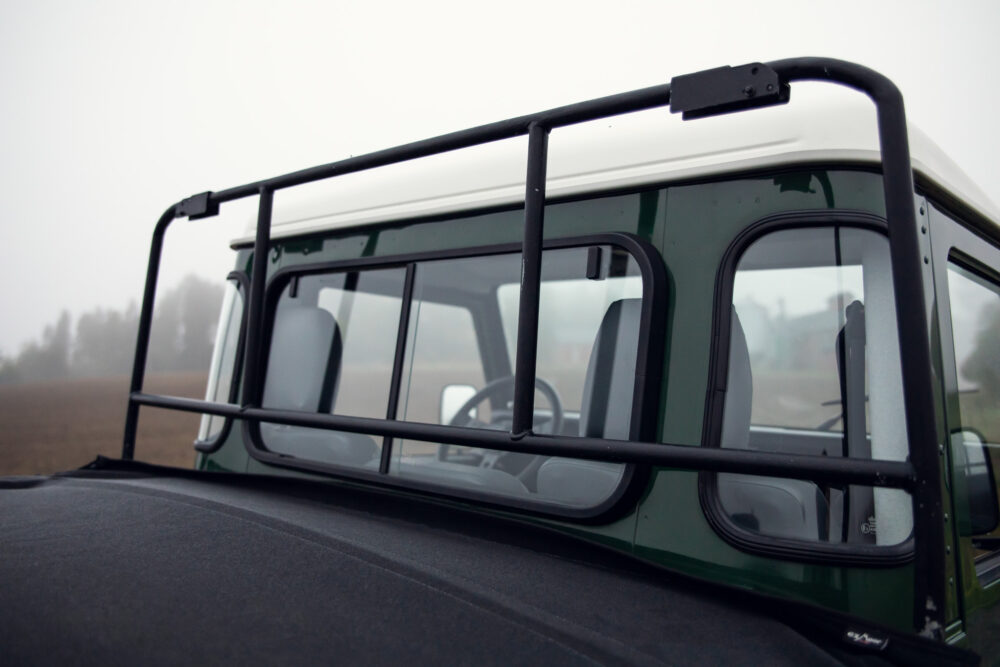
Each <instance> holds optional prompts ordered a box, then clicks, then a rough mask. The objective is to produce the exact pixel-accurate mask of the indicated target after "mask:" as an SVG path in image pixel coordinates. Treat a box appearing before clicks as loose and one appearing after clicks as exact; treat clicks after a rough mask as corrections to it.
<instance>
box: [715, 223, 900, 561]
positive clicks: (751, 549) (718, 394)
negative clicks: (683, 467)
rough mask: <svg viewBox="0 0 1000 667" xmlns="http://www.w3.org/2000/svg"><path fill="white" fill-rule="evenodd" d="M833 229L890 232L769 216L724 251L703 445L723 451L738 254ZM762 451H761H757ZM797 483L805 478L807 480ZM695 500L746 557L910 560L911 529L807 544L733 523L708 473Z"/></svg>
mask: <svg viewBox="0 0 1000 667" xmlns="http://www.w3.org/2000/svg"><path fill="white" fill-rule="evenodd" d="M838 227H839V228H850V229H864V230H868V231H873V232H875V233H878V234H881V235H882V236H884V237H888V230H889V226H888V223H887V221H886V219H885V218H884V217H882V216H879V215H875V214H874V213H869V212H865V211H853V210H837V209H831V210H824V211H809V210H806V211H789V212H784V213H778V214H775V215H769V216H766V217H764V218H761V219H760V220H757V221H755V222H753V223H751V224H749V225H748V226H747V227H745V228H744V229H743V230H742V231H741V232H740V233H739V234H738V235H737V236H736V237H735V238H734V239H733V241H732V242H731V243H730V244H729V246H728V247H727V249H726V251H725V253H724V254H723V257H722V261H721V262H720V263H719V268H718V271H717V272H716V280H715V305H714V309H713V310H714V315H713V321H712V331H713V345H712V351H711V357H710V361H709V381H708V390H707V395H706V398H705V420H704V427H703V428H702V446H703V447H711V448H715V449H724V448H723V447H722V446H721V439H722V422H723V413H724V409H725V398H726V383H727V379H728V372H729V339H730V325H731V318H730V313H731V309H732V304H733V287H734V284H735V280H736V270H737V267H738V265H739V261H740V258H741V257H742V256H743V253H744V252H745V251H746V250H747V249H748V248H750V246H752V245H753V244H754V243H755V242H756V241H758V240H760V239H761V238H763V237H765V236H767V235H770V234H773V233H777V232H782V231H788V230H794V229H834V228H838ZM753 451H757V450H753ZM765 451H766V450H760V453H764V452H765ZM837 458H840V457H837ZM870 460H873V461H875V460H878V459H870ZM796 479H798V478H796ZM802 479H808V477H803V478H802ZM698 497H699V501H700V504H701V508H702V512H703V513H704V515H705V518H706V519H707V521H708V523H709V525H711V526H712V529H713V530H714V531H715V532H716V533H717V534H718V535H719V536H720V537H721V538H722V539H723V540H725V541H726V542H727V543H728V544H730V545H732V546H734V547H736V548H737V549H740V550H741V551H745V552H747V553H752V554H759V555H762V556H766V557H769V558H779V559H784V560H794V561H796V562H806V563H817V564H826V565H847V566H850V565H859V566H885V567H892V566H897V565H900V564H902V563H906V562H909V561H911V560H912V559H913V556H914V531H913V528H911V530H910V535H909V536H908V537H907V538H906V539H905V540H904V541H902V542H900V543H899V544H894V545H885V546H875V545H867V544H844V543H824V542H819V541H816V542H812V541H807V540H799V539H793V538H787V537H777V536H769V535H765V534H761V533H755V532H753V531H750V530H748V529H746V528H744V527H742V526H739V525H738V524H736V523H735V522H734V521H733V520H732V518H731V517H730V516H729V514H728V513H727V512H726V511H725V509H724V508H723V507H722V501H721V499H720V497H719V491H718V484H717V474H716V473H713V472H708V471H701V472H699V473H698ZM915 524H916V521H915V520H914V525H915Z"/></svg>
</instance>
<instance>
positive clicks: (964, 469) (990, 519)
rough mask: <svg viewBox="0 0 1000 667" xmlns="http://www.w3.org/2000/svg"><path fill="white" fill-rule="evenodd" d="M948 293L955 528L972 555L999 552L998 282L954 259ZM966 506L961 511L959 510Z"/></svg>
mask: <svg viewBox="0 0 1000 667" xmlns="http://www.w3.org/2000/svg"><path fill="white" fill-rule="evenodd" d="M948 298H949V302H950V304H951V329H952V340H953V342H954V352H955V369H956V371H957V376H958V396H957V397H956V398H957V403H958V417H959V423H958V424H957V425H955V426H952V427H951V432H952V435H951V438H952V453H953V464H954V466H955V473H956V475H955V479H956V489H955V491H956V493H955V496H956V502H957V503H958V504H959V505H961V506H962V507H960V508H959V511H958V512H957V515H958V516H959V517H960V521H959V528H960V530H961V533H962V535H964V536H968V537H971V538H972V544H973V546H974V547H976V549H977V553H976V559H977V560H983V559H984V558H985V557H987V556H989V555H991V554H994V553H997V552H998V551H1000V508H998V506H997V481H996V480H997V468H996V465H997V464H996V459H997V457H998V456H1000V454H998V449H1000V286H998V285H996V284H995V283H993V282H991V281H990V280H987V279H986V278H984V277H982V276H980V275H978V274H977V273H974V272H972V271H970V270H968V269H966V268H965V267H963V266H961V265H960V264H957V263H955V262H949V264H948ZM963 510H964V511H963Z"/></svg>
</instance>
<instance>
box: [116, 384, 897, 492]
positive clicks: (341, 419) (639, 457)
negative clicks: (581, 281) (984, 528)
mask: <svg viewBox="0 0 1000 667" xmlns="http://www.w3.org/2000/svg"><path fill="white" fill-rule="evenodd" d="M130 398H131V400H132V401H135V402H136V403H138V404H140V405H147V406H150V407H158V408H168V409H173V410H180V411H183V412H196V413H202V414H210V415H218V416H220V417H231V418H234V419H252V420H257V421H262V422H269V423H275V424H284V425H287V426H305V427H310V428H326V429H336V430H338V431H347V432H350V433H369V434H375V435H382V436H390V437H393V438H410V439H413V440H423V441H428V442H439V443H442V444H449V445H465V446H476V447H488V448H491V449H501V450H505V451H511V452H518V453H522V454H540V455H543V456H564V457H573V458H581V459H590V460H594V461H608V462H612V463H638V464H645V465H655V466H663V467H669V468H678V469H683V470H707V471H711V472H738V473H744V474H750V475H768V476H772V477H790V478H797V479H809V480H813V481H816V482H821V483H828V484H864V485H871V486H879V487H888V488H900V489H910V488H911V487H912V485H913V483H914V480H915V475H914V470H913V466H912V465H910V464H909V463H907V462H905V461H884V460H872V459H858V458H841V457H836V458H834V457H829V456H813V455H809V454H777V453H772V452H761V451H749V450H740V449H724V448H715V447H691V446H688V445H673V444H666V443H659V442H657V443H650V442H635V441H630V440H604V439H599V438H584V437H575V436H552V435H535V434H527V435H524V436H521V437H512V436H511V435H510V434H509V433H506V432H504V431H495V430H489V429H475V428H468V427H461V426H442V425H438V424H422V423H418V422H405V421H389V420H384V419H372V418H368V417H347V416H342V415H327V414H318V413H314V412H298V411H292V410H273V409H269V408H244V407H241V406H238V405H232V404H228V403H212V402H210V401H201V400H197V399H190V398H182V397H179V396H163V395H156V394H132V395H131V397H130Z"/></svg>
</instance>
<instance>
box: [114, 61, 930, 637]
mask: <svg viewBox="0 0 1000 667" xmlns="http://www.w3.org/2000/svg"><path fill="white" fill-rule="evenodd" d="M805 80H814V81H816V80H818V81H829V82H832V83H838V84H842V85H845V86H848V87H850V88H854V89H856V90H858V91H860V92H863V93H865V94H867V95H868V96H869V97H870V98H871V99H872V100H873V101H874V102H875V106H876V112H877V117H878V131H879V143H880V147H881V154H882V174H883V188H884V193H885V206H886V219H887V221H888V230H889V247H890V254H891V258H892V277H893V287H894V290H895V297H896V311H897V323H898V330H899V333H900V351H901V357H902V359H901V360H902V370H903V392H904V399H905V404H906V426H907V433H908V438H909V461H907V462H898V461H897V462H893V461H878V460H868V459H857V458H825V457H818V456H808V455H785V454H773V453H763V452H747V451H740V450H727V449H714V448H702V447H688V446H683V445H673V444H663V443H656V442H625V441H613V440H600V439H590V438H575V437H565V436H554V435H545V436H541V435H535V434H533V433H531V431H530V426H531V423H532V416H533V409H534V386H535V357H536V351H537V324H538V300H539V286H540V280H539V275H540V267H541V249H542V227H543V215H544V204H545V172H546V163H547V152H548V135H549V132H550V131H551V130H552V129H554V128H557V127H563V126H567V125H573V124H576V123H581V122H585V121H589V120H596V119H599V118H604V117H608V116H614V115H618V114H623V113H628V112H634V111H640V110H643V109H650V108H655V107H663V106H667V105H670V106H671V110H672V111H674V112H680V113H682V114H683V117H684V118H685V119H691V118H699V117H703V116H709V115H715V114H719V113H730V112H736V111H742V110H745V109H752V108H756V107H759V106H765V105H771V104H782V103H785V102H787V101H788V99H789V96H790V84H791V83H793V82H796V81H805ZM675 87H676V90H674V89H675ZM522 135H528V165H527V183H526V188H525V213H524V215H525V224H524V239H523V254H522V262H523V268H524V270H523V272H522V283H521V300H520V311H519V319H518V330H517V345H516V356H515V384H514V408H513V426H512V429H511V432H509V433H503V432H498V431H483V430H478V429H468V428H459V427H451V426H435V425H428V424H415V423H408V422H397V421H393V420H379V419H362V418H357V417H344V416H338V415H322V414H310V413H301V412H292V411H287V410H273V409H265V408H262V407H261V396H262V392H263V373H264V361H265V359H264V352H265V351H264V350H263V349H262V339H263V335H264V332H263V330H262V329H263V328H262V324H263V322H264V287H265V284H264V283H265V279H266V260H267V256H268V249H269V246H270V228H271V208H272V202H273V196H274V192H275V191H276V190H280V189H284V188H289V187H293V186H296V185H301V184H304V183H310V182H313V181H318V180H322V179H327V178H332V177H335V176H340V175H343V174H348V173H352V172H358V171H363V170H367V169H372V168H375V167H380V166H384V165H388V164H393V163H397V162H404V161H407V160H412V159H415V158H420V157H425V156H429V155H434V154H438V153H445V152H449V151H454V150H458V149H461V148H466V147H469V146H474V145H477V144H483V143H488V142H492V141H497V140H501V139H509V138H512V137H517V136H522ZM255 195H259V197H260V200H259V211H258V217H257V233H256V239H255V242H254V252H253V268H252V273H251V284H250V295H249V299H248V302H249V316H248V325H247V328H246V356H245V359H246V365H245V380H244V386H243V396H242V404H241V405H240V406H233V405H230V404H223V403H214V402H209V401H198V400H192V399H183V398H178V397H171V396H160V395H150V394H144V393H143V392H142V387H143V376H144V372H145V366H146V355H147V352H148V347H149V333H150V327H151V323H152V315H153V303H154V300H155V294H156V282H157V274H158V271H159V263H160V253H161V250H162V245H163V235H164V233H165V232H166V229H167V227H168V226H169V225H170V223H171V221H172V220H173V219H174V218H178V217H188V218H191V219H197V218H203V217H208V216H211V215H215V214H216V213H217V212H218V208H219V205H220V204H222V203H225V202H228V201H233V200H236V199H241V198H244V197H250V196H255ZM913 195H914V188H913V173H912V168H911V163H910V153H909V143H908V140H907V128H906V117H905V111H904V107H903V98H902V95H901V94H900V92H899V90H898V88H896V86H895V85H894V84H893V83H892V82H891V81H890V80H889V79H887V78H886V77H884V76H882V75H881V74H879V73H877V72H874V71H873V70H870V69H868V68H866V67H863V66H860V65H856V64H853V63H848V62H844V61H840V60H833V59H826V58H795V59H789V60H778V61H773V62H770V63H765V64H761V63H751V64H749V65H743V66H740V67H735V68H729V67H724V68H718V69H713V70H707V71H704V72H699V73H695V74H689V75H685V76H679V77H676V78H675V79H673V81H672V83H671V84H662V85H658V86H652V87H649V88H643V89H640V90H636V91H632V92H628V93H622V94H619V95H612V96H609V97H603V98H598V99H594V100H590V101H587V102H581V103H578V104H572V105H568V106H563V107H557V108H555V109H550V110H548V111H542V112H539V113H535V114H530V115H527V116H520V117H517V118H511V119H508V120H504V121H500V122H497V123H491V124H488V125H482V126H479V127H475V128H471V129H467V130H462V131H459V132H454V133H451V134H445V135H441V136H438V137H435V138H431V139H426V140H423V141H417V142H414V143H410V144H405V145H402V146H397V147H395V148H389V149H386V150H381V151H376V152H374V153H369V154H367V155H362V156H358V157H352V158H349V159H346V160H341V161H339V162H332V163H329V164H325V165H320V166H317V167H312V168H309V169H304V170H301V171H296V172H291V173H288V174H285V175H282V176H277V177H274V178H270V179H265V180H262V181H256V182H253V183H248V184H246V185H241V186H238V187H234V188H230V189H228V190H222V191H218V192H205V193H201V194H198V195H195V196H193V197H190V198H188V199H185V200H183V201H182V202H180V203H177V204H174V205H172V206H170V207H169V208H167V210H166V211H165V212H164V213H163V215H162V216H161V217H160V220H159V222H158V223H157V225H156V227H155V230H154V232H153V240H152V247H151V249H150V256H149V267H148V271H147V275H146V284H145V290H144V294H143V303H142V310H141V313H140V318H139V335H138V341H137V344H136V353H135V362H134V365H133V368H132V381H131V386H130V393H129V401H128V411H127V415H126V423H125V435H124V442H123V447H122V458H123V459H131V458H133V455H134V449H135V435H136V427H137V424H138V414H139V408H140V406H143V405H146V406H155V407H160V408H168V409H175V410H184V411H190V412H200V413H205V414H212V415H221V416H229V417H234V418H239V419H243V420H252V421H263V420H266V421H269V422H275V423H281V424H291V425H296V426H310V427H314V428H325V429H338V430H344V431H355V432H367V433H374V434H379V435H389V436H393V437H405V438H414V439H422V440H433V441H438V442H442V443H448V444H476V445H480V446H483V445H485V446H489V447H491V448H494V449H500V450H508V451H516V452H526V453H533V454H547V455H558V456H571V457H578V458H585V459H596V460H604V461H615V462H625V463H645V464H652V465H659V466H668V467H672V468H681V469H687V470H707V471H718V472H742V473H748V474H760V475H770V476H777V477H796V478H803V477H805V478H810V479H815V480H820V481H826V482H830V483H841V484H865V485H872V486H881V487H890V488H900V489H905V490H907V491H909V492H910V494H911V498H912V503H913V517H914V543H915V556H914V565H915V566H914V610H913V627H914V631H915V632H917V633H919V634H921V635H924V636H929V637H935V638H940V637H941V636H942V631H943V624H944V613H945V589H944V581H943V576H942V575H941V573H942V572H944V567H945V564H944V529H943V524H942V513H941V512H942V510H941V468H940V463H939V456H940V454H939V450H938V443H937V430H936V425H935V410H934V399H933V389H932V387H933V385H932V380H933V377H932V373H931V362H930V354H929V349H930V347H929V338H928V324H927V317H926V312H925V301H924V290H923V284H922V282H921V281H920V280H918V279H915V277H916V276H919V275H920V274H921V253H920V248H919V244H918V235H917V224H916V213H915V210H914V201H913Z"/></svg>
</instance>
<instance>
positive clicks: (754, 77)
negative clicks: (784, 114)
mask: <svg viewBox="0 0 1000 667" xmlns="http://www.w3.org/2000/svg"><path fill="white" fill-rule="evenodd" d="M789 93H790V88H789V86H788V82H786V81H781V79H780V78H779V77H778V73H777V72H776V71H774V70H773V69H771V68H770V67H768V66H767V65H764V64H762V63H749V64H747V65H739V66H738V67H729V66H726V67H717V68H715V69H708V70H705V71H703V72H695V73H694V74H685V75H683V76H675V77H674V78H673V79H672V80H671V81H670V111H671V112H672V113H681V114H683V115H682V116H681V117H682V118H683V119H684V120H692V119H694V118H704V117H705V116H717V115H719V114H724V113H733V112H735V111H743V110H745V109H753V108H756V107H765V106H772V105H775V104H785V103H786V102H788V97H789Z"/></svg>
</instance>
